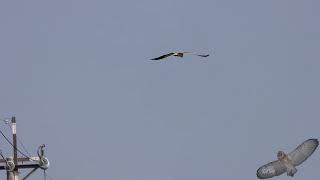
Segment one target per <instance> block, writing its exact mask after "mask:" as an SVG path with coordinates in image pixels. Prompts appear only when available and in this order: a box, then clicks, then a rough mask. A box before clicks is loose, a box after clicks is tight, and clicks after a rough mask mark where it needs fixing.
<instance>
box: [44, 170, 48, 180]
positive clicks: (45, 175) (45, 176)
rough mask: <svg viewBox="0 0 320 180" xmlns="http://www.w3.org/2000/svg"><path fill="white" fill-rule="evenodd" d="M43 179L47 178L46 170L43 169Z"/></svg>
mask: <svg viewBox="0 0 320 180" xmlns="http://www.w3.org/2000/svg"><path fill="white" fill-rule="evenodd" d="M43 180H47V174H46V170H43Z"/></svg>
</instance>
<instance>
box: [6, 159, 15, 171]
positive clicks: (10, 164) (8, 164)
mask: <svg viewBox="0 0 320 180" xmlns="http://www.w3.org/2000/svg"><path fill="white" fill-rule="evenodd" d="M15 167H16V166H15V165H14V162H13V160H7V162H6V167H5V168H6V170H7V171H13V170H14V168H15Z"/></svg>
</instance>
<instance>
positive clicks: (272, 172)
mask: <svg viewBox="0 0 320 180" xmlns="http://www.w3.org/2000/svg"><path fill="white" fill-rule="evenodd" d="M286 171H287V168H286V167H285V166H284V165H283V164H281V162H280V161H278V160H277V161H273V162H270V163H268V164H266V165H263V166H261V167H260V168H259V169H258V170H257V177H258V178H259V179H267V178H272V177H274V176H279V175H281V174H283V173H284V172H286Z"/></svg>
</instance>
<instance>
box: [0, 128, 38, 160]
mask: <svg viewBox="0 0 320 180" xmlns="http://www.w3.org/2000/svg"><path fill="white" fill-rule="evenodd" d="M0 133H1V135H2V136H3V137H4V139H6V141H7V142H8V143H9V144H10V145H11V146H12V147H13V149H15V150H17V151H18V152H19V153H20V154H21V155H22V156H24V157H26V158H28V159H29V160H31V161H36V160H34V159H32V158H30V157H29V156H27V155H26V154H24V153H23V152H21V151H20V150H19V149H18V148H17V147H14V145H13V144H12V142H11V141H10V140H9V139H8V138H7V137H6V135H4V134H3V132H2V131H1V130H0ZM36 162H38V161H36Z"/></svg>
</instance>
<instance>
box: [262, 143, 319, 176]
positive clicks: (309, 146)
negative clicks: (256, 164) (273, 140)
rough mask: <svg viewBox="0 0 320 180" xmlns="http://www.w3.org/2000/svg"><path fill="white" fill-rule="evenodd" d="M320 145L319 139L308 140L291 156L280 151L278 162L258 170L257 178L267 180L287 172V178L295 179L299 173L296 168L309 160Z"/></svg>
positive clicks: (291, 153)
mask: <svg viewBox="0 0 320 180" xmlns="http://www.w3.org/2000/svg"><path fill="white" fill-rule="evenodd" d="M318 145H319V141H318V140H317V139H308V140H306V141H305V142H303V143H302V144H300V145H299V146H298V147H297V148H296V149H295V150H293V151H292V152H290V153H289V154H286V153H284V152H283V151H278V154H277V157H278V160H276V161H273V162H270V163H268V164H266V165H264V166H261V167H260V168H259V169H258V170H257V177H258V178H259V179H267V178H272V177H274V176H279V175H281V174H283V173H285V172H287V176H291V177H293V176H294V174H295V173H296V172H297V171H298V170H297V169H296V166H299V165H300V164H302V163H303V162H304V161H305V160H307V159H308V157H309V156H311V154H312V153H313V152H314V151H315V150H316V148H317V147H318Z"/></svg>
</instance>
